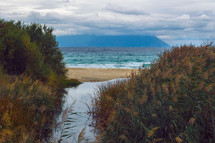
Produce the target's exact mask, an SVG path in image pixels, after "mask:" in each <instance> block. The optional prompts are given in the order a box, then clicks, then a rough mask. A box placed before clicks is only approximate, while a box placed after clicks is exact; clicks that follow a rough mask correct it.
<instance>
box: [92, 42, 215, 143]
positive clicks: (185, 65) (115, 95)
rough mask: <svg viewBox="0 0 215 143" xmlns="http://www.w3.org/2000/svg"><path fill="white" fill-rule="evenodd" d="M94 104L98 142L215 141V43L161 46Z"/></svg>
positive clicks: (100, 95) (100, 94)
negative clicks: (147, 62) (153, 57)
mask: <svg viewBox="0 0 215 143" xmlns="http://www.w3.org/2000/svg"><path fill="white" fill-rule="evenodd" d="M94 103H95V109H94V115H95V116H94V117H95V119H96V122H95V125H96V127H97V128H98V129H99V131H100V132H101V136H100V138H101V142H117V143H118V142H128V143H134V142H177V143H180V142H211V143H212V142H215V47H212V46H211V45H206V46H201V47H194V46H192V45H190V46H181V47H175V48H173V49H172V50H169V51H165V52H164V53H163V55H162V56H160V58H159V59H158V60H157V61H156V62H155V63H154V64H153V65H152V66H151V68H150V69H143V70H140V73H139V74H138V75H134V76H132V77H131V79H130V80H129V81H127V82H125V83H121V84H117V85H112V86H110V87H109V88H104V87H103V88H101V89H100V91H99V98H98V99H95V102H94ZM107 109H108V110H109V111H108V112H107Z"/></svg>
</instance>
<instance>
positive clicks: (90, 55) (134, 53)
mask: <svg viewBox="0 0 215 143" xmlns="http://www.w3.org/2000/svg"><path fill="white" fill-rule="evenodd" d="M167 49H169V48H168V47H167V48H160V47H159V48H156V47H155V48H151V47H150V48H144V47H142V48H139V47H138V48H133V47H132V48H127V47H124V48H121V47H120V48H102V47H101V48H97V47H96V48H95V47H61V48H60V50H61V51H62V53H63V56H64V62H65V63H66V67H68V68H69V67H73V68H119V69H138V68H139V67H142V65H143V64H144V65H145V67H150V64H151V63H152V62H153V61H155V60H156V59H158V54H162V53H163V51H164V50H167Z"/></svg>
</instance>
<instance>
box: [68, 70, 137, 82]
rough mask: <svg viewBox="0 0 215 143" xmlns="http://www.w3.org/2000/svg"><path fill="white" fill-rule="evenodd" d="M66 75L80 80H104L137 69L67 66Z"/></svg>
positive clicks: (121, 76)
mask: <svg viewBox="0 0 215 143" xmlns="http://www.w3.org/2000/svg"><path fill="white" fill-rule="evenodd" d="M67 70H68V71H67V73H66V76H67V77H68V78H73V79H77V80H79V81H81V82H96V81H106V80H111V79H115V78H125V77H129V76H130V75H131V73H132V72H137V71H138V69H104V68H67Z"/></svg>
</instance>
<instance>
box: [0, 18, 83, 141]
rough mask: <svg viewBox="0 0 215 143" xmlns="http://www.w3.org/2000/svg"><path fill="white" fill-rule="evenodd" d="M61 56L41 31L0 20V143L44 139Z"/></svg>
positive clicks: (61, 76)
mask: <svg viewBox="0 0 215 143" xmlns="http://www.w3.org/2000/svg"><path fill="white" fill-rule="evenodd" d="M65 72H66V70H65V64H64V62H63V56H62V53H61V52H60V50H59V49H58V43H57V42H56V37H55V36H54V35H53V29H52V28H49V27H47V26H46V25H40V24H36V23H32V24H29V25H25V24H23V23H22V22H14V21H5V20H0V94H1V95H0V142H42V141H45V140H46V138H47V137H49V136H50V133H51V128H52V127H53V123H54V113H55V112H56V111H59V110H60V109H61V103H62V96H63V93H64V90H63V88H64V87H68V86H76V85H78V84H80V83H79V82H78V81H77V80H69V79H66V77H65Z"/></svg>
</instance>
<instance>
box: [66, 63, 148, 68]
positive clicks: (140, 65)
mask: <svg viewBox="0 0 215 143" xmlns="http://www.w3.org/2000/svg"><path fill="white" fill-rule="evenodd" d="M143 64H144V65H146V66H150V64H151V62H128V63H123V64H118V63H111V64H66V67H67V68H108V69H112V68H113V69H114V68H117V69H138V68H139V67H142V65H143Z"/></svg>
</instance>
